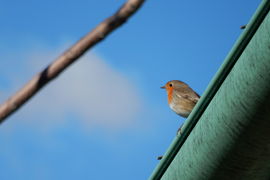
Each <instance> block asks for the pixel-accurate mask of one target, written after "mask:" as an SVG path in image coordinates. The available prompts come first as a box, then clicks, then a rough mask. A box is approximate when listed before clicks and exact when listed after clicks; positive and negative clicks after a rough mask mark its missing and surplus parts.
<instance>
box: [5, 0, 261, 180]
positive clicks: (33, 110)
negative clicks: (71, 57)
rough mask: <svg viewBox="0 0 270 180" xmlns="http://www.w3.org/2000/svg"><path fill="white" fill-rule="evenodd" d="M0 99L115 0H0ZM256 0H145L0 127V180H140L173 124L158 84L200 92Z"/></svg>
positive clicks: (106, 13)
mask: <svg viewBox="0 0 270 180" xmlns="http://www.w3.org/2000/svg"><path fill="white" fill-rule="evenodd" d="M0 2H1V6H0V23H1V28H0V59H1V60H0V100H1V101H4V99H6V98H7V97H8V96H9V95H11V94H12V93H14V92H15V91H16V90H18V89H19V88H20V87H21V86H22V85H23V84H24V83H25V82H27V80H29V79H30V78H31V77H32V76H33V75H34V74H35V73H37V72H39V71H40V70H41V69H42V68H44V67H45V65H47V64H48V63H49V62H51V61H52V60H53V59H54V58H56V57H57V56H58V55H59V54H61V52H63V51H64V50H65V49H66V48H68V47H69V46H71V45H72V44H73V43H74V42H76V41H77V40H78V39H80V37H82V36H83V35H84V34H86V33H87V32H88V31H89V30H91V29H92V28H93V27H95V25H97V24H98V23H99V22H100V21H102V20H103V19H104V18H106V17H108V16H109V15H111V14H112V13H114V12H115V11H116V9H118V8H119V6H121V4H122V3H123V2H124V1H123V0H121V1H120V0H118V1H116V0H111V1H108V0H107V1H105V0H96V1H94V0H92V1H87V0H78V1H68V0H66V1H64V0H58V1H52V0H47V1H31V0H25V1H19V0H14V1H5V0H0ZM259 3H260V1H259V0H253V1H245V0H237V1H233V0H228V1H215V0H207V1H198V2H196V1H186V0H185V1H178V0H172V1H153V0H152V1H147V2H146V3H145V5H144V6H143V7H142V9H140V11H139V12H138V13H137V14H135V16H133V17H132V18H131V19H130V20H129V21H128V22H127V23H126V24H125V25H124V26H122V27H121V28H120V29H118V30H116V31H115V32H113V33H112V34H111V35H110V36H109V37H108V38H107V39H105V41H103V42H102V43H100V44H98V45H97V46H96V47H95V48H94V49H92V50H91V51H89V52H88V53H87V54H86V55H85V56H84V57H83V58H81V59H80V60H79V61H78V62H77V63H75V64H74V65H73V66H71V67H70V68H69V69H68V70H66V71H65V72H64V73H63V74H62V75H61V76H60V77H59V78H58V79H56V80H55V81H53V82H52V83H50V84H49V85H48V86H47V87H45V88H44V89H43V90H42V91H41V92H40V93H38V95H37V96H35V97H34V98H33V99H32V100H31V101H30V102H28V103H27V104H26V105H25V106H24V107H23V108H22V109H20V110H19V111H18V112H16V114H14V115H12V116H11V117H10V118H9V119H8V120H7V121H6V122H4V123H3V124H1V126H0V147H1V148H0V169H1V173H0V179H8V180H13V179H14V180H15V179H16V180H17V179H26V180H31V179H40V180H43V179H97V180H103V179H119V180H126V179H129V180H138V179H147V177H149V176H150V174H151V172H152V171H153V169H154V168H155V166H156V165H157V163H158V161H157V160H156V157H157V156H159V155H161V154H163V153H164V151H166V149H167V148H168V146H169V145H170V143H171V141H172V139H173V138H174V136H175V134H176V130H177V129H178V127H179V125H180V124H181V123H182V122H183V121H184V119H183V118H181V117H179V116H177V115H176V114H175V113H173V112H172V111H171V110H170V109H169V107H168V105H167V100H166V94H165V92H164V91H163V90H161V89H160V88H159V87H160V86H162V85H164V84H165V83H166V82H167V81H168V80H172V79H179V80H182V81H185V82H187V83H188V84H189V85H190V86H191V87H192V88H193V89H195V90H196V91H197V92H198V93H199V94H202V93H203V92H204V90H205V88H206V87H207V85H208V83H209V81H210V80H211V78H212V77H213V76H214V74H215V72H216V71H217V70H218V67H219V66H220V65H221V63H222V62H223V60H224V58H225V56H226V55H227V53H228V52H229V50H230V49H231V47H232V45H233V44H234V42H235V41H236V40H237V38H238V37H239V35H240V34H241V32H242V30H240V28H239V27H240V26H241V25H244V24H246V23H247V22H248V21H249V19H250V17H251V16H252V14H253V13H254V12H255V10H256V8H257V6H258V5H259Z"/></svg>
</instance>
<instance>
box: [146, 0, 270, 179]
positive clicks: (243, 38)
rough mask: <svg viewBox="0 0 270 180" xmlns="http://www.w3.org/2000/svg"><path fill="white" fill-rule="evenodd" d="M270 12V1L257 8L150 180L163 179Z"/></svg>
mask: <svg viewBox="0 0 270 180" xmlns="http://www.w3.org/2000/svg"><path fill="white" fill-rule="evenodd" d="M269 10H270V1H269V0H263V1H262V2H261V4H260V5H259V7H258V8H257V10H256V12H255V14H254V15H253V16H252V18H251V20H250V22H249V23H248V24H247V27H246V29H245V30H244V31H243V33H242V34H241V35H240V37H239V38H238V40H237V41H236V43H235V44H234V46H233V48H232V49H231V51H230V53H229V54H228V55H227V57H226V58H225V61H224V63H223V64H222V65H221V67H220V68H219V70H218V71H217V73H216V75H215V76H214V77H213V79H212V80H211V82H210V84H209V85H208V87H207V89H206V91H205V92H204V93H203V96H202V97H201V99H200V101H199V102H198V104H197V105H196V106H195V108H194V110H193V111H192V113H191V114H190V115H189V117H188V119H187V120H186V122H185V124H184V126H183V127H182V134H181V135H178V136H176V137H175V138H174V140H173V142H172V143H171V145H170V147H169V148H168V150H167V152H166V153H165V155H164V156H163V159H162V160H161V161H160V162H159V164H158V165H157V167H156V168H155V169H154V171H153V173H152V174H151V176H150V177H149V180H158V179H161V178H162V176H163V174H164V173H165V172H166V170H167V168H168V167H169V165H170V164H171V162H172V161H173V159H174V157H175V156H176V154H177V153H178V151H179V150H180V148H181V147H182V145H183V144H184V142H185V141H186V139H187V138H188V136H189V134H190V133H191V131H192V129H193V128H194V127H195V125H196V123H197V122H198V121H199V119H200V117H201V116H202V114H203V112H204V111H205V109H206V108H207V106H208V105H209V103H210V102H211V100H212V99H213V97H214V95H215V94H216V92H217V91H218V89H219V88H220V86H221V85H222V83H223V82H224V80H225V78H226V77H227V75H228V74H229V73H230V71H231V70H232V68H233V67H234V65H235V63H236V62H237V60H238V58H239V57H240V56H241V54H242V53H243V51H244V50H245V48H246V46H247V45H248V43H249V42H250V40H251V38H252V37H253V35H254V34H255V33H256V31H257V29H258V28H259V26H260V25H261V23H262V22H263V20H264V18H265V17H266V15H267V14H268V12H269Z"/></svg>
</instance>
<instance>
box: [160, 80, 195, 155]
mask: <svg viewBox="0 0 270 180" xmlns="http://www.w3.org/2000/svg"><path fill="white" fill-rule="evenodd" d="M160 88H162V89H165V90H166V92H167V99H168V104H169V106H170V108H171V109H172V110H173V111H174V112H175V113H176V114H178V115H179V116H182V117H184V118H187V117H188V116H189V114H190V113H191V111H192V109H193V108H194V106H195V105H196V104H197V102H198V101H199V99H200V95H199V94H197V93H196V92H195V91H194V90H193V89H191V87H189V85H187V84H186V83H184V82H182V81H179V80H172V81H169V82H167V83H166V84H165V85H164V86H162V87H160ZM182 126H183V124H182V125H181V126H180V128H179V129H178V130H177V133H176V134H177V135H178V134H182V133H181V127H182ZM162 158H163V156H158V157H157V160H161V159H162Z"/></svg>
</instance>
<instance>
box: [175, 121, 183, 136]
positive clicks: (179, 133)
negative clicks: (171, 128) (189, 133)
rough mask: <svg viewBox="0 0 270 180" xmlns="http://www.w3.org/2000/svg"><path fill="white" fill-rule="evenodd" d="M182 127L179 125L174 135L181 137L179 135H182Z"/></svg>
mask: <svg viewBox="0 0 270 180" xmlns="http://www.w3.org/2000/svg"><path fill="white" fill-rule="evenodd" d="M183 125H184V123H183V124H181V126H180V127H179V129H178V130H177V132H176V135H181V134H182V130H181V128H182V127H183Z"/></svg>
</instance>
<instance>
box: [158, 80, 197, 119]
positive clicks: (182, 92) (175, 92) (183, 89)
mask: <svg viewBox="0 0 270 180" xmlns="http://www.w3.org/2000/svg"><path fill="white" fill-rule="evenodd" d="M161 88H162V89H165V90H166V92H167V99H168V104H169V106H170V108H171V109H172V110H173V111H174V112H175V113H176V114H178V115H179V116H182V117H184V118H187V117H188V116H189V114H190V113H191V111H192V109H193V108H194V106H195V105H196V103H197V102H198V101H199V99H200V95H199V94H197V93H196V92H195V91H194V90H193V89H191V87H189V85H188V84H186V83H184V82H182V81H179V80H172V81H169V82H167V83H166V84H165V86H162V87H161Z"/></svg>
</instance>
